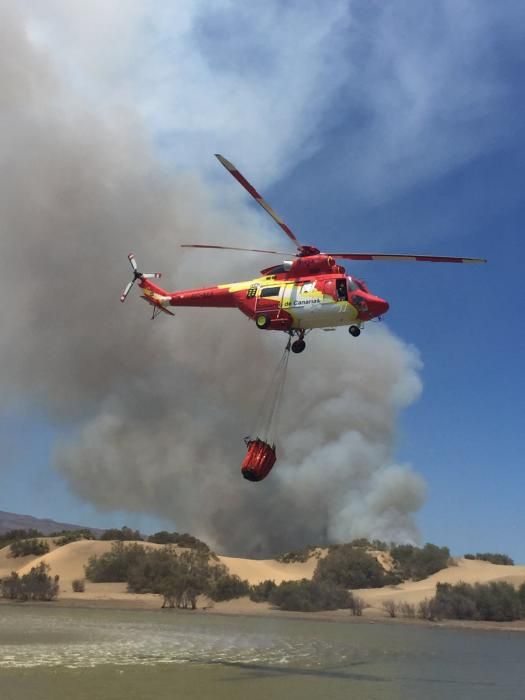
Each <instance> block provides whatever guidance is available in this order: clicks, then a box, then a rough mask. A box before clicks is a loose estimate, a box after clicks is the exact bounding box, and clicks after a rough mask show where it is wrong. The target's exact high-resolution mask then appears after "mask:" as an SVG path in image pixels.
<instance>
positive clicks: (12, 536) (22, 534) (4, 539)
mask: <svg viewBox="0 0 525 700" xmlns="http://www.w3.org/2000/svg"><path fill="white" fill-rule="evenodd" d="M44 536H45V535H44V533H43V532H40V530H35V529H33V528H31V529H29V530H8V531H7V532H4V533H3V534H1V535H0V549H1V548H2V547H7V546H8V545H10V544H12V543H13V542H16V541H17V540H29V539H35V538H36V537H44Z"/></svg>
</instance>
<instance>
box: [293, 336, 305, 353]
mask: <svg viewBox="0 0 525 700" xmlns="http://www.w3.org/2000/svg"><path fill="white" fill-rule="evenodd" d="M305 347H306V343H305V342H304V340H301V339H299V340H294V342H293V343H292V352H295V353H300V352H302V351H303V350H304V349H305Z"/></svg>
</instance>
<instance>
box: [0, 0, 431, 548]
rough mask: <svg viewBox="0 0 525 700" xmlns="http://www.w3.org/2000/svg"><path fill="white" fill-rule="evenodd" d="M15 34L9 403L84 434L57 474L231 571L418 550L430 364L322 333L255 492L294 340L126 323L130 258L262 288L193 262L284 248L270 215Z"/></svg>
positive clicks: (251, 266) (172, 283) (185, 279)
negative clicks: (300, 555) (233, 196)
mask: <svg viewBox="0 0 525 700" xmlns="http://www.w3.org/2000/svg"><path fill="white" fill-rule="evenodd" d="M0 14H1V16H0V47H1V48H0V52H1V59H2V60H1V61H0V105H1V115H2V116H1V120H2V129H1V130H0V174H1V180H2V186H1V187H0V209H1V212H2V214H1V217H0V260H1V261H2V273H1V275H0V292H1V294H2V299H3V303H2V306H1V307H0V321H1V327H2V335H1V338H0V366H1V368H2V374H1V376H2V383H3V391H4V396H8V395H10V396H14V397H17V398H20V397H22V398H23V399H24V400H26V401H30V402H31V403H32V404H34V405H37V406H39V407H40V408H41V410H42V411H44V412H45V413H46V415H47V416H49V419H50V420H51V421H56V422H57V424H58V425H60V426H63V427H66V428H67V434H68V435H69V436H70V437H69V438H68V440H67V441H63V442H61V443H60V444H57V447H56V453H55V457H56V466H57V468H58V469H59V471H60V473H61V474H62V475H63V476H64V478H65V479H66V480H67V481H68V483H69V484H70V486H71V488H72V489H73V490H74V492H75V493H76V494H78V495H80V496H81V497H83V498H85V499H87V500H89V501H90V502H92V503H94V504H95V505H96V506H97V507H99V508H100V509H102V510H114V509H115V510H117V509H118V510H128V511H130V512H137V513H149V514H155V515H159V516H162V517H164V518H168V519H171V520H172V521H173V523H174V527H176V528H177V529H179V530H187V531H190V532H192V533H194V534H196V535H199V536H201V537H203V538H204V539H206V540H207V541H209V542H210V543H212V544H213V545H214V546H215V547H216V548H217V549H219V550H220V551H222V552H236V553H239V552H251V553H260V554H263V553H268V552H278V551H283V550H286V549H289V548H292V547H297V546H300V545H303V544H306V543H308V542H315V543H323V542H327V541H341V540H348V539H350V538H352V537H355V536H366V535H367V536H372V537H383V538H386V539H389V540H391V539H395V540H407V539H410V540H413V539H417V529H416V527H415V524H414V521H413V517H412V514H413V513H414V512H415V511H417V510H418V508H419V507H420V506H421V505H422V502H423V497H424V486H423V483H422V480H421V478H420V477H419V476H417V475H416V474H415V473H413V472H412V471H411V470H410V468H409V467H408V466H402V465H398V464H396V463H395V461H394V458H393V449H394V446H395V426H396V419H397V416H398V413H399V411H400V410H402V409H403V408H404V407H405V406H407V405H408V404H410V403H411V402H412V401H414V400H415V399H416V398H417V396H418V395H419V393H420V390H421V385H420V380H419V377H418V369H419V359H418V356H417V353H416V352H415V351H414V350H413V349H412V348H410V347H407V346H406V345H405V344H404V343H403V342H401V341H400V340H399V339H397V338H396V337H394V336H393V335H392V334H391V333H390V332H389V331H388V330H387V329H386V328H385V327H380V326H375V327H373V328H371V329H370V330H368V329H367V332H366V333H365V335H364V336H362V337H361V338H360V339H359V341H353V340H352V339H351V338H349V337H348V334H346V333H344V332H343V331H339V332H337V333H326V334H325V333H321V332H317V333H313V334H312V335H311V336H310V337H309V343H308V350H307V352H306V353H304V355H302V356H298V357H292V358H291V360H290V369H289V376H288V379H287V391H286V395H285V400H284V404H283V410H282V415H281V420H280V426H279V432H280V440H279V443H278V450H279V462H278V464H277V465H276V467H275V469H274V472H272V474H271V476H270V477H269V478H268V479H267V480H266V481H264V482H262V483H260V484H252V483H248V482H245V481H244V480H243V479H242V478H241V475H240V462H241V460H242V458H243V456H244V444H243V442H242V437H243V436H244V435H247V434H248V433H249V432H250V430H251V429H252V428H253V426H254V424H255V422H256V418H257V412H258V408H259V406H260V402H261V400H262V397H263V394H264V390H265V384H266V382H267V380H268V377H270V376H271V374H272V373H273V370H274V368H275V366H276V365H277V363H278V360H279V357H280V354H281V352H282V349H283V347H284V343H285V336H284V335H283V336H281V335H280V334H272V333H264V332H260V331H257V329H256V328H255V326H254V325H253V324H252V323H250V322H249V321H248V320H247V319H245V318H244V317H242V316H241V315H240V314H239V313H238V312H237V313H236V312H234V311H232V310H189V309H182V310H180V311H178V312H177V317H176V318H175V319H168V318H164V317H162V318H160V319H158V320H157V321H155V323H151V322H150V321H149V307H147V306H146V305H145V304H143V302H142V301H141V300H140V299H138V295H133V294H132V295H130V297H129V298H128V301H127V302H126V304H125V305H123V306H122V305H121V304H120V302H119V294H120V291H121V289H122V287H123V286H124V285H125V283H126V282H127V281H128V280H129V279H130V268H129V265H128V262H127V260H126V255H127V253H128V252H129V251H130V250H133V251H134V252H135V254H136V255H137V258H138V261H139V263H140V267H141V269H143V270H145V271H156V270H157V269H158V270H161V271H162V272H164V273H166V278H165V279H164V280H162V282H163V284H164V285H165V286H166V287H168V288H170V287H174V288H175V287H178V288H181V287H186V286H198V285H201V284H214V283H219V282H226V281H232V280H235V279H243V278H244V279H248V278H250V277H252V276H254V274H255V272H256V270H258V269H260V267H262V266H263V265H265V264H268V260H267V258H266V259H265V258H264V257H263V258H262V259H261V258H260V257H257V256H253V257H250V256H248V255H247V256H246V257H241V255H239V256H237V255H236V254H229V255H222V254H220V253H215V254H213V253H211V254H203V253H191V252H190V253H184V252H182V251H181V249H180V248H179V244H180V243H182V242H191V241H194V242H210V243H213V242H221V243H226V244H228V243H229V244H234V245H235V244H237V245H239V244H240V245H248V246H249V245H251V244H257V245H258V246H263V245H275V239H272V234H268V233H267V229H265V228H263V227H264V226H265V225H266V222H264V223H263V222H262V221H261V218H262V215H260V214H259V212H253V211H252V210H251V209H248V208H246V209H241V208H240V205H238V204H236V205H235V206H233V205H232V201H231V200H229V201H226V202H224V201H223V202H222V203H221V204H220V205H219V203H218V202H217V201H216V199H217V194H216V193H217V189H214V188H211V187H210V186H209V185H208V186H207V185H205V183H203V182H202V181H201V180H200V179H199V178H198V177H197V175H194V174H191V173H186V174H184V175H181V174H173V173H170V172H166V170H164V169H163V168H162V167H161V166H160V165H159V163H158V162H157V159H156V157H155V154H154V152H153V151H152V149H151V148H150V146H148V144H147V143H146V142H145V140H144V139H143V138H142V136H141V131H140V129H139V127H138V126H137V124H135V122H134V119H133V116H132V114H131V113H128V112H125V111H119V112H112V113H108V112H105V113H104V116H103V117H102V116H97V114H95V113H93V112H92V111H90V110H89V109H87V108H86V107H85V105H83V104H81V103H77V102H76V100H75V99H74V98H73V96H72V95H71V94H70V93H69V92H68V91H67V90H66V89H65V88H64V86H63V85H62V84H61V83H60V81H59V80H58V78H57V76H56V74H55V72H54V71H53V69H52V67H51V65H50V64H49V61H48V58H47V55H46V53H45V52H44V51H43V49H41V50H38V49H37V48H35V46H34V45H33V44H32V43H31V42H30V41H29V40H28V38H27V36H26V35H25V33H24V28H23V24H22V22H21V20H20V18H19V17H18V16H17V15H16V14H15V13H10V12H8V11H6V10H3V11H1V13H0ZM224 176H225V177H227V175H226V173H225V174H224ZM228 186H229V187H231V188H234V187H235V185H234V183H233V181H232V182H231V183H230V182H228ZM235 201H236V202H237V201H239V200H235Z"/></svg>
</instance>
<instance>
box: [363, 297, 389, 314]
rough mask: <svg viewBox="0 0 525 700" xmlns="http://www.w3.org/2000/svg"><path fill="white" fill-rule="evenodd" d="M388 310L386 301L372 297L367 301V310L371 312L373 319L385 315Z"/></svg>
mask: <svg viewBox="0 0 525 700" xmlns="http://www.w3.org/2000/svg"><path fill="white" fill-rule="evenodd" d="M389 308H390V304H389V303H388V301H385V300H384V299H381V298H380V297H373V298H371V299H369V300H368V309H369V311H370V312H371V315H372V316H374V317H375V316H382V315H383V314H386V312H387V311H388V309H389Z"/></svg>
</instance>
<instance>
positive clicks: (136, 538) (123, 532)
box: [100, 525, 144, 542]
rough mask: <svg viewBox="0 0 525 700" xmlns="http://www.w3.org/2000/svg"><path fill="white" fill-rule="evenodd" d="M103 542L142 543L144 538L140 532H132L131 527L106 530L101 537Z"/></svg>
mask: <svg viewBox="0 0 525 700" xmlns="http://www.w3.org/2000/svg"><path fill="white" fill-rule="evenodd" d="M100 539H101V540H120V541H121V542H142V541H143V540H144V538H143V537H142V535H141V534H140V532H139V531H138V530H132V529H131V528H129V527H126V526H125V525H124V527H121V528H120V529H118V528H110V529H109V530H104V532H103V533H102V534H101V535H100Z"/></svg>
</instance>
